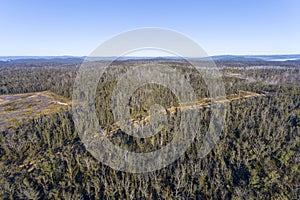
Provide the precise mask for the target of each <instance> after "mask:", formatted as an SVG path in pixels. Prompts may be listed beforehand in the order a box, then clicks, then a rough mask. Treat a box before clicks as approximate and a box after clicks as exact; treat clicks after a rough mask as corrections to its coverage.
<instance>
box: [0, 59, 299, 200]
mask: <svg viewBox="0 0 300 200" xmlns="http://www.w3.org/2000/svg"><path fill="white" fill-rule="evenodd" d="M145 63H146V64H147V63H151V64H157V65H158V64H159V65H166V66H169V67H171V68H173V69H174V70H176V71H178V72H180V73H181V74H183V76H184V77H185V78H186V80H187V81H188V82H189V83H190V84H191V86H192V87H193V89H194V91H195V93H196V96H197V98H198V99H199V100H201V99H205V98H209V91H208V90H207V88H206V87H205V86H206V84H205V81H204V80H203V79H202V78H201V75H199V74H197V71H196V70H195V69H194V68H193V67H191V66H189V64H188V63H186V62H184V61H180V60H173V61H171V60H140V61H135V60H131V61H116V62H113V63H112V64H111V67H109V68H108V69H107V70H106V71H105V73H104V74H103V76H102V77H101V78H100V79H99V80H100V81H99V83H98V86H97V89H96V100H95V108H96V111H97V117H98V120H99V123H100V126H101V128H103V129H104V130H106V132H107V134H106V135H105V136H104V137H107V138H108V139H109V140H110V141H111V142H112V143H114V144H115V145H118V146H120V147H121V148H123V149H126V150H129V151H134V152H150V151H154V150H156V149H159V148H161V147H162V146H165V145H166V144H168V143H169V142H170V141H172V139H173V136H174V134H175V133H176V127H177V125H178V121H179V119H180V118H181V117H182V116H181V112H180V110H181V108H180V105H179V103H178V99H176V96H175V95H174V94H173V93H172V91H171V90H169V89H168V88H166V87H162V86H160V85H157V84H147V85H144V86H143V87H140V88H139V89H138V90H136V91H135V92H134V93H133V94H132V97H131V100H130V102H129V103H128V105H129V106H130V108H131V109H130V114H131V117H132V119H133V120H134V121H142V120H144V119H145V118H147V116H149V115H150V114H151V113H150V107H151V105H153V104H159V105H161V106H162V107H164V108H165V109H166V114H167V121H168V125H167V126H164V127H163V128H162V130H161V131H160V132H159V133H158V134H156V135H154V136H152V137H150V138H146V139H142V138H135V137H133V136H130V135H127V134H126V132H124V131H123V130H122V129H120V128H119V127H118V126H117V125H116V123H115V121H114V117H113V112H112V109H111V108H110V99H111V96H112V93H113V90H114V88H115V87H116V84H117V82H118V80H119V78H120V77H121V76H122V74H124V73H126V71H128V69H129V68H130V67H131V66H132V65H139V64H145ZM80 64H81V63H18V64H12V65H5V64H3V65H2V66H0V94H1V95H13V94H19V93H29V92H41V91H51V92H53V93H56V94H57V95H60V96H62V97H64V98H68V99H71V98H72V94H73V85H74V81H75V78H76V75H77V72H78V69H79V67H80ZM216 65H217V68H218V70H219V71H220V72H221V74H222V80H223V82H224V85H225V92H226V98H227V100H228V104H227V110H226V124H225V126H224V128H223V130H222V134H221V137H220V140H219V141H218V143H217V144H216V145H215V146H214V148H213V149H212V150H211V151H210V152H209V154H208V155H207V156H205V157H204V158H199V149H200V148H201V144H202V142H203V136H204V134H203V133H205V132H206V131H207V129H208V126H209V121H210V119H211V115H212V113H211V108H210V104H209V102H208V103H207V104H205V106H202V107H201V108H200V115H199V116H198V118H199V119H197V120H199V122H200V123H201V126H200V128H199V130H197V135H196V137H195V138H194V140H193V143H192V144H191V145H190V147H189V148H188V149H187V151H186V152H185V153H184V154H183V155H182V156H181V157H180V158H179V159H178V160H176V161H175V162H174V163H172V164H170V165H168V166H167V167H165V168H162V169H159V170H156V171H153V172H147V173H129V172H122V171H118V170H114V169H112V168H110V167H109V166H106V165H104V164H103V163H101V162H100V161H98V160H97V159H96V158H94V157H93V156H92V154H91V153H90V152H89V151H87V149H86V146H85V145H84V144H83V142H82V141H81V139H80V136H79V134H78V131H77V129H76V128H75V124H74V119H73V113H72V108H71V106H68V107H66V108H65V109H60V110H54V111H53V112H50V113H47V114H45V115H42V116H37V117H33V118H28V119H27V120H24V121H23V122H20V123H17V124H14V126H10V127H7V128H6V129H5V130H3V131H2V132H1V133H0V169H1V170H0V188H1V189H0V198H1V199H299V198H300V132H299V128H300V117H299V116H300V85H299V83H300V76H299V75H300V63H299V62H296V61H294V62H264V61H259V62H258V61H253V62H251V61H247V62H246V61H245V62H242V61H217V62H216ZM249 94H255V95H249ZM247 95H248V96H247ZM0 98H1V96H0ZM0 103H1V102H0ZM0 106H1V104H0ZM169 108H174V109H175V111H176V112H171V109H169ZM0 120H2V119H0ZM191 120H193V119H191ZM0 130H1V129H0Z"/></svg>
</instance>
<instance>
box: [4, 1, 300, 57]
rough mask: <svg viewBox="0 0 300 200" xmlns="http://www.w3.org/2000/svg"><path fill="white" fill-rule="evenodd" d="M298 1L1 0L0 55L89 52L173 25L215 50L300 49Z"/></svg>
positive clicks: (268, 51)
mask: <svg viewBox="0 0 300 200" xmlns="http://www.w3.org/2000/svg"><path fill="white" fill-rule="evenodd" d="M299 10H300V1H298V0H232V1H230V0H206V1H201V0H199V1H196V0H195V1H188V0H187V1H176V0H172V1H168V0H165V1H163V0H151V1H142V0H123V1H121V0H120V1H114V0H111V1H109V0H107V1H101V0H98V1H74V0H73V1H68V0H67V1H62V0H50V1H46V0H26V1H22V0H0V27H1V33H0V34H1V35H0V36H1V37H0V56H10V55H11V56H21V55H25V56H33V55H36V56H43V55H53V56H59V55H75V56H78V55H88V54H89V53H91V52H92V51H93V50H94V49H95V48H96V47H97V46H98V45H100V44H101V42H103V41H105V40H107V39H109V38H110V37H112V36H114V35H116V34H118V33H120V32H124V31H128V30H131V29H136V28H140V27H161V28H168V29H173V30H176V31H178V32H181V33H183V34H186V35H187V36H189V37H190V38H192V39H194V40H195V41H196V42H197V43H198V44H200V45H201V46H202V47H203V48H204V49H205V50H206V52H207V53H208V54H209V55H220V54H252V55H253V54H300V11H299Z"/></svg>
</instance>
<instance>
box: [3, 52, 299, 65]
mask: <svg viewBox="0 0 300 200" xmlns="http://www.w3.org/2000/svg"><path fill="white" fill-rule="evenodd" d="M115 59H116V60H119V61H125V60H180V59H182V58H181V57H175V56H174V57H171V56H170V57H146V56H145V57H126V56H125V57H117V58H116V57H86V56H0V64H1V65H3V64H18V63H24V62H28V63H38V62H43V63H44V62H54V63H72V62H83V61H85V60H89V61H98V60H115ZM189 59H192V60H208V59H212V60H215V61H222V60H224V61H273V62H276V61H280V62H285V61H300V54H291V55H218V56H211V57H202V58H189Z"/></svg>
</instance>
